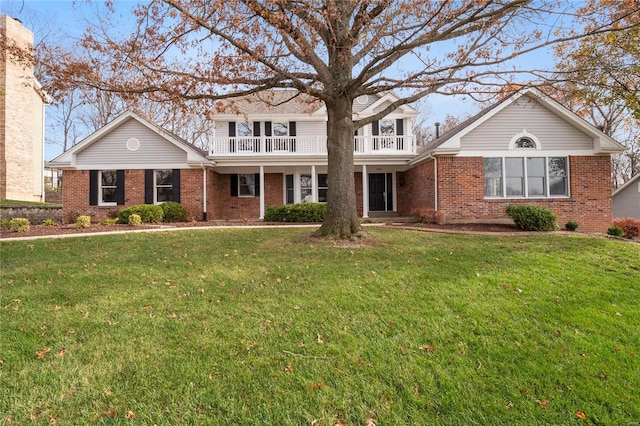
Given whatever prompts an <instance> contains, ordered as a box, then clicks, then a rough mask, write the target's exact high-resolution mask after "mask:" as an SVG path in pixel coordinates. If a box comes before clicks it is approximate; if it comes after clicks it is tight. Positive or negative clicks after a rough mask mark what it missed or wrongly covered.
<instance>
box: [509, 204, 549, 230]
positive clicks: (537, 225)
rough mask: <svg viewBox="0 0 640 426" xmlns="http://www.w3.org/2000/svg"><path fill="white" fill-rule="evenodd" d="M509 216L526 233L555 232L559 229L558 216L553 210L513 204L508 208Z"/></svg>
mask: <svg viewBox="0 0 640 426" xmlns="http://www.w3.org/2000/svg"><path fill="white" fill-rule="evenodd" d="M507 215H508V216H509V217H510V218H512V219H513V222H514V223H515V224H516V226H517V227H518V228H520V229H523V230H525V231H555V230H556V229H558V224H557V222H556V220H557V216H556V214H555V213H554V212H552V211H551V210H549V209H547V208H544V207H540V206H534V205H529V204H512V205H510V206H508V207H507Z"/></svg>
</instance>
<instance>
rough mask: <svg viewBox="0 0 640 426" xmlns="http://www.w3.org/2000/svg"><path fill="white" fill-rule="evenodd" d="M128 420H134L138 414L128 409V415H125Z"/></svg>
mask: <svg viewBox="0 0 640 426" xmlns="http://www.w3.org/2000/svg"><path fill="white" fill-rule="evenodd" d="M124 417H125V418H126V419H127V420H133V419H135V418H136V415H135V413H134V412H133V411H131V410H129V411H127V415H126V416H124Z"/></svg>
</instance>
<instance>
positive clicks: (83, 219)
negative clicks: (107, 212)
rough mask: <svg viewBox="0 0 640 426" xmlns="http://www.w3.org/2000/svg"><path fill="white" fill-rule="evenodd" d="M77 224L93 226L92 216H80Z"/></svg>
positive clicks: (79, 225)
mask: <svg viewBox="0 0 640 426" xmlns="http://www.w3.org/2000/svg"><path fill="white" fill-rule="evenodd" d="M76 225H77V226H78V228H88V227H89V226H91V216H85V215H83V216H78V220H76Z"/></svg>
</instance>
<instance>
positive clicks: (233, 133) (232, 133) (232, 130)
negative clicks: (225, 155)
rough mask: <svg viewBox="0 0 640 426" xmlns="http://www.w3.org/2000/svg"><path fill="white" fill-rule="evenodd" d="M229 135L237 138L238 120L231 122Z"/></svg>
mask: <svg viewBox="0 0 640 426" xmlns="http://www.w3.org/2000/svg"><path fill="white" fill-rule="evenodd" d="M229 137H230V138H235V137H236V122H235V121H230V122H229Z"/></svg>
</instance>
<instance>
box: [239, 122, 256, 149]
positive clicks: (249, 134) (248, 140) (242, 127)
mask: <svg viewBox="0 0 640 426" xmlns="http://www.w3.org/2000/svg"><path fill="white" fill-rule="evenodd" d="M236 137H237V138H238V151H253V123H244V122H239V123H236Z"/></svg>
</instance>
